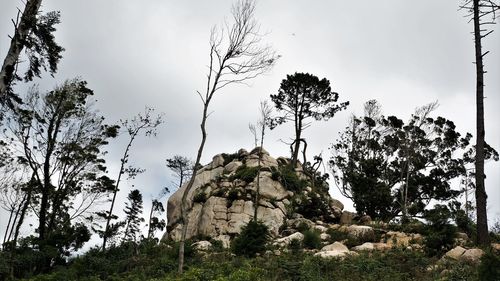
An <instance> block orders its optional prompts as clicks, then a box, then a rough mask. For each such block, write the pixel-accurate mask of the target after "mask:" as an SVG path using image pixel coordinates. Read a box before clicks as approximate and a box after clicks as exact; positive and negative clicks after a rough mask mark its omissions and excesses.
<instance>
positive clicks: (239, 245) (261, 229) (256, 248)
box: [231, 220, 270, 257]
mask: <svg viewBox="0 0 500 281" xmlns="http://www.w3.org/2000/svg"><path fill="white" fill-rule="evenodd" d="M269 239H270V234H269V229H268V227H267V226H266V225H265V224H264V223H262V222H260V221H255V220H251V221H250V222H248V224H247V225H245V226H243V227H242V229H241V233H240V234H239V235H238V236H236V238H235V239H234V240H233V243H232V245H231V246H232V247H231V248H232V251H233V252H234V253H235V254H236V255H239V256H246V257H255V256H256V255H257V254H258V253H262V252H264V251H265V250H266V245H267V242H269Z"/></svg>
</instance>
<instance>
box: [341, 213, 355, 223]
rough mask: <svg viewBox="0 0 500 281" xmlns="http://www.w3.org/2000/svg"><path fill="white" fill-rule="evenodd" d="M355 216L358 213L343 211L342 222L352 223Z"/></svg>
mask: <svg viewBox="0 0 500 281" xmlns="http://www.w3.org/2000/svg"><path fill="white" fill-rule="evenodd" d="M355 216H356V213H353V212H349V211H343V212H342V215H341V216H340V224H352V221H353V219H354V217H355Z"/></svg>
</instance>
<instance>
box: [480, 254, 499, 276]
mask: <svg viewBox="0 0 500 281" xmlns="http://www.w3.org/2000/svg"><path fill="white" fill-rule="evenodd" d="M477 270H478V273H479V280H500V255H495V253H493V251H492V250H491V249H490V250H487V251H486V253H485V254H484V255H483V257H482V258H481V264H480V265H479V267H478V269H477Z"/></svg>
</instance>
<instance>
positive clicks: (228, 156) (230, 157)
mask: <svg viewBox="0 0 500 281" xmlns="http://www.w3.org/2000/svg"><path fill="white" fill-rule="evenodd" d="M222 158H224V164H223V165H224V166H226V165H227V164H229V163H231V162H233V161H234V160H235V159H238V160H239V155H238V153H237V152H236V153H231V154H227V153H222Z"/></svg>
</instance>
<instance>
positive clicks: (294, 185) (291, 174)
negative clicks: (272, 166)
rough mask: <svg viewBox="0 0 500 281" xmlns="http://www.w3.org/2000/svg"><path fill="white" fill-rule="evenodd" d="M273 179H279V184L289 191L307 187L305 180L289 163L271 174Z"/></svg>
mask: <svg viewBox="0 0 500 281" xmlns="http://www.w3.org/2000/svg"><path fill="white" fill-rule="evenodd" d="M271 178H272V179H273V180H279V182H281V184H282V185H283V186H284V187H285V188H286V189H287V190H290V191H293V192H299V191H302V190H304V189H305V188H306V187H307V181H306V180H301V179H299V177H298V176H297V173H295V169H294V168H293V167H292V166H291V165H286V166H281V167H279V170H274V171H273V173H272V174H271Z"/></svg>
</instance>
